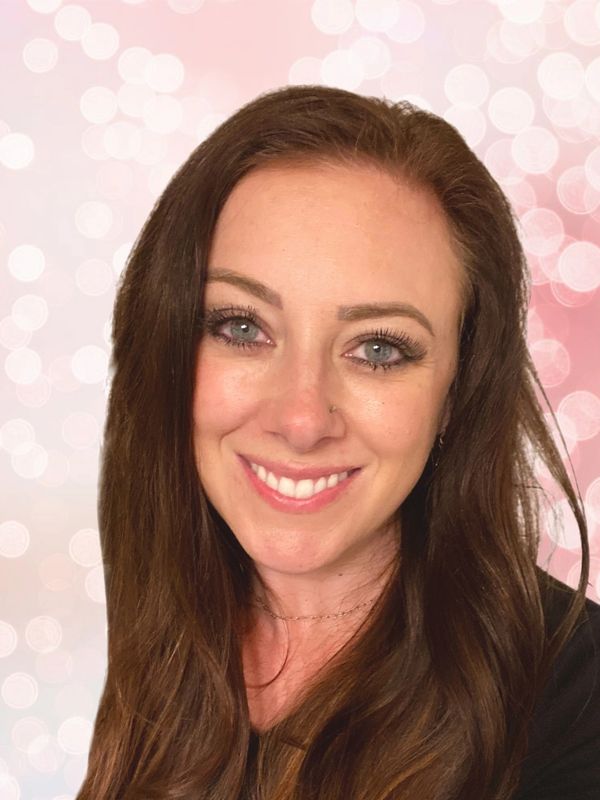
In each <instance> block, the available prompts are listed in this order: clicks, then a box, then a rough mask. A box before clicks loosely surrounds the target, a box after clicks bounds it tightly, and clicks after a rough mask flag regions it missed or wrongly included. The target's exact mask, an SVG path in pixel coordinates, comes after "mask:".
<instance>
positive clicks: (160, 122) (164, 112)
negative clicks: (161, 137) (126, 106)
mask: <svg viewBox="0 0 600 800" xmlns="http://www.w3.org/2000/svg"><path fill="white" fill-rule="evenodd" d="M143 119H144V123H145V124H146V126H147V127H148V128H149V129H150V130H151V131H154V133H173V131H176V130H177V129H178V128H179V126H180V125H181V122H182V120H183V109H182V107H181V103H180V102H179V100H177V99H176V98H175V97H170V96H169V95H166V94H160V95H155V96H154V97H151V98H150V99H149V100H148V101H146V103H144V116H143ZM138 150H139V145H138Z"/></svg>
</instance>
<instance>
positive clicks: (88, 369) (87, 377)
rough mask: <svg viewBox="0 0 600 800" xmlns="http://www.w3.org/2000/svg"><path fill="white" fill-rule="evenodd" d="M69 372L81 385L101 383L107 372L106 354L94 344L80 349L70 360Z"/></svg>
mask: <svg viewBox="0 0 600 800" xmlns="http://www.w3.org/2000/svg"><path fill="white" fill-rule="evenodd" d="M71 370H72V371H73V375H75V377H76V378H78V379H79V380H80V381H81V383H86V384H93V383H101V382H102V381H103V380H104V379H105V378H106V373H107V370H108V354H107V353H106V351H105V350H103V349H102V348H101V347H98V346H97V345H95V344H90V345H85V346H84V347H80V348H79V349H78V350H76V351H75V353H74V354H73V357H72V358H71Z"/></svg>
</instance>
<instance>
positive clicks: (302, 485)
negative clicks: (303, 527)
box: [250, 462, 348, 500]
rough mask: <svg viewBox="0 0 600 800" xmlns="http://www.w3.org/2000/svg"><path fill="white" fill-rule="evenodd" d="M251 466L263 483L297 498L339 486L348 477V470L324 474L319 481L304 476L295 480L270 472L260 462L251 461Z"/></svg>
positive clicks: (302, 498) (300, 498) (305, 497)
mask: <svg viewBox="0 0 600 800" xmlns="http://www.w3.org/2000/svg"><path fill="white" fill-rule="evenodd" d="M250 466H251V467H252V471H253V472H254V473H255V474H256V475H257V476H258V477H259V478H260V480H261V481H262V482H263V483H266V484H267V486H270V487H271V489H275V490H276V491H278V492H279V493H280V494H283V495H285V496H286V497H293V498H295V499H296V500H305V499H307V498H309V497H312V496H313V495H315V494H318V493H319V492H322V491H323V489H329V488H330V487H332V486H337V484H338V483H340V482H341V481H343V480H345V479H346V478H347V477H348V473H347V472H341V473H340V474H339V475H337V474H334V475H329V477H326V476H325V475H323V476H322V477H321V478H319V479H318V480H317V481H313V480H312V479H311V478H303V479H302V480H300V481H294V480H292V479H291V478H287V477H285V476H282V477H281V478H278V477H277V476H276V475H274V474H273V473H272V472H268V471H267V470H266V469H265V468H264V467H263V466H262V465H260V464H253V463H252V462H250Z"/></svg>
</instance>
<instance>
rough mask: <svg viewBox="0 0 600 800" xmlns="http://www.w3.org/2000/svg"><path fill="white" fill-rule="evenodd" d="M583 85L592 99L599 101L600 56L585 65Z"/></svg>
mask: <svg viewBox="0 0 600 800" xmlns="http://www.w3.org/2000/svg"><path fill="white" fill-rule="evenodd" d="M585 85H586V87H587V90H588V92H589V93H590V94H591V95H592V97H593V98H594V100H598V101H600V56H598V58H595V59H594V60H593V61H590V63H589V64H588V65H587V67H586V70H585Z"/></svg>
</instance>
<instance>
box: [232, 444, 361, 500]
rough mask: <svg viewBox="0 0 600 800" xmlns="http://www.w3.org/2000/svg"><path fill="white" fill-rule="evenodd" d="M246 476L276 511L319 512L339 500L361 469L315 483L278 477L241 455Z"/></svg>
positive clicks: (328, 477) (324, 476)
mask: <svg viewBox="0 0 600 800" xmlns="http://www.w3.org/2000/svg"><path fill="white" fill-rule="evenodd" d="M238 457H239V459H240V462H241V464H242V467H243V469H244V472H245V473H246V476H247V477H248V478H249V480H250V483H251V485H252V486H253V487H254V489H255V490H256V491H257V493H258V494H259V495H260V496H261V497H262V498H263V499H264V500H266V501H267V503H269V505H271V506H272V507H273V508H276V509H278V510H281V511H292V512H294V511H295V512H308V511H317V510H319V509H320V508H323V507H324V506H326V505H329V503H331V502H333V501H334V500H335V499H337V498H338V497H339V496H340V495H341V494H342V493H345V491H346V490H347V489H348V487H349V485H350V484H352V483H353V482H354V480H353V479H354V477H355V476H356V475H357V474H358V473H359V472H360V468H357V469H352V470H349V471H344V472H340V473H332V474H331V475H323V476H321V477H320V478H317V479H316V480H314V479H312V478H302V479H301V480H298V481H296V480H293V479H292V478H289V477H287V476H285V475H276V474H275V473H273V472H271V471H270V470H267V469H265V467H264V466H262V465H261V464H255V463H254V462H251V461H248V460H247V459H245V458H243V457H242V456H238Z"/></svg>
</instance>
